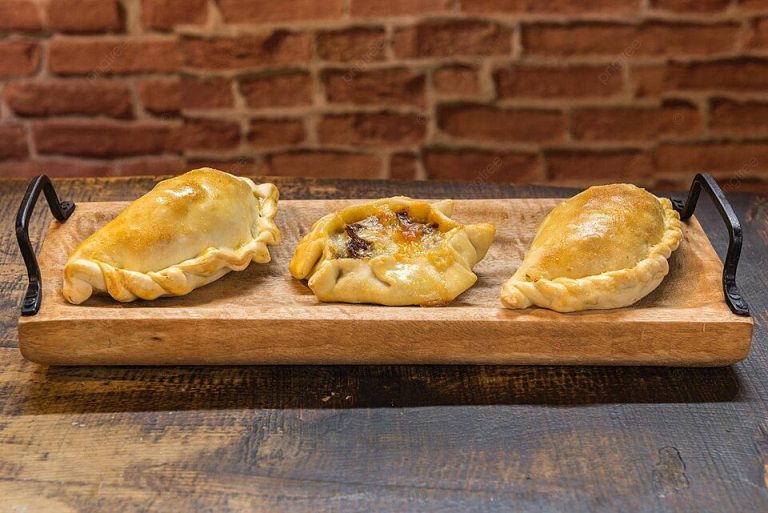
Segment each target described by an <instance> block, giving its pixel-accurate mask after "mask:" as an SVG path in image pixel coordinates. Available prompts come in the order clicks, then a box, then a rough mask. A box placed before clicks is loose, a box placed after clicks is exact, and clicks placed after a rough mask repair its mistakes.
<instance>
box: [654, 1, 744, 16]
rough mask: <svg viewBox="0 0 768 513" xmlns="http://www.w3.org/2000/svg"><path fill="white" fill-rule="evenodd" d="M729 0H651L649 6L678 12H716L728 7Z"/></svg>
mask: <svg viewBox="0 0 768 513" xmlns="http://www.w3.org/2000/svg"><path fill="white" fill-rule="evenodd" d="M729 5H731V0H653V1H652V2H651V7H652V8H654V9H660V10H663V11H673V12H680V13H688V12H692V13H705V12H718V11H724V10H726V9H728V6H729Z"/></svg>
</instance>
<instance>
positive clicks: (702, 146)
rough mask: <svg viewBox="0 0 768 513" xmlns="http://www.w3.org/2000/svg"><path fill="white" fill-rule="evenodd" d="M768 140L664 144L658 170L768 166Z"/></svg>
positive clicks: (758, 168) (729, 169)
mask: <svg viewBox="0 0 768 513" xmlns="http://www.w3.org/2000/svg"><path fill="white" fill-rule="evenodd" d="M766 162H768V144H765V143H738V142H723V143H714V142H702V143H681V144H671V143H670V144H662V145H661V146H659V148H658V150H657V151H656V166H657V170H658V172H659V173H683V172H687V173H699V172H701V171H712V172H718V173H736V174H741V175H746V174H756V173H758V172H761V171H762V172H765V171H766V169H768V166H766Z"/></svg>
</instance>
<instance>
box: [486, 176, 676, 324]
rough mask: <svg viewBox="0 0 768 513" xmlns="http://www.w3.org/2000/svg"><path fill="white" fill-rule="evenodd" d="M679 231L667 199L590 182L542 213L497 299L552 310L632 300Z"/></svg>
mask: <svg viewBox="0 0 768 513" xmlns="http://www.w3.org/2000/svg"><path fill="white" fill-rule="evenodd" d="M681 238H682V224H681V223H680V216H679V215H678V213H677V212H676V211H675V210H674V209H673V208H672V203H671V202H670V201H669V200H668V199H666V198H657V197H656V196H654V195H653V194H651V193H649V192H647V191H646V190H644V189H641V188H639V187H635V186H634V185H628V184H615V185H604V186H598V187H590V188H589V189H587V190H586V191H584V192H582V193H580V194H577V195H576V196H574V197H572V198H571V199H569V200H567V201H564V202H563V203H561V204H560V205H558V206H557V207H555V208H554V209H553V210H552V211H551V212H550V213H549V214H548V215H547V217H546V218H545V219H544V221H543V222H542V223H541V226H540V227H539V230H538V232H537V233H536V237H535V238H534V240H533V243H532V244H531V247H530V248H529V250H528V253H527V254H526V255H525V258H524V260H523V263H522V265H521V266H520V267H519V268H518V269H517V271H516V272H515V274H514V275H513V276H512V278H511V279H510V280H509V281H507V282H506V283H505V284H504V286H503V287H502V289H501V301H502V303H503V304H504V306H506V307H507V308H526V307H529V306H531V305H536V306H541V307H544V308H549V309H552V310H556V311H558V312H573V311H577V310H590V309H604V308H619V307H622V306H627V305H631V304H633V303H635V302H637V301H638V300H640V299H641V298H642V297H644V296H646V295H647V294H649V293H650V292H651V291H652V290H654V289H655V288H656V287H658V285H659V284H660V283H661V281H662V279H664V276H666V275H667V273H668V272H669V263H668V262H667V259H668V258H669V256H670V255H671V254H672V252H673V251H674V250H675V249H677V246H678V245H679V244H680V239H681Z"/></svg>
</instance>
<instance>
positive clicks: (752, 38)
mask: <svg viewBox="0 0 768 513" xmlns="http://www.w3.org/2000/svg"><path fill="white" fill-rule="evenodd" d="M746 45H747V47H748V48H768V18H760V19H757V20H753V22H752V26H751V29H750V34H749V37H748V39H747V42H746Z"/></svg>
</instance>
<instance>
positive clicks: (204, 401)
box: [0, 179, 768, 513]
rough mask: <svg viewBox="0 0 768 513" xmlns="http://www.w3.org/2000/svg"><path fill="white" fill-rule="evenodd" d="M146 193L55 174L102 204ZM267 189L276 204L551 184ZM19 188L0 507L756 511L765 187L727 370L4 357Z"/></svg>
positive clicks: (743, 203) (3, 274)
mask: <svg viewBox="0 0 768 513" xmlns="http://www.w3.org/2000/svg"><path fill="white" fill-rule="evenodd" d="M152 183H153V182H152V180H150V179H128V180H72V181H58V182H57V185H58V186H59V188H60V190H61V191H62V195H63V196H66V197H71V198H73V199H75V200H78V201H86V200H91V201H119V200H129V199H132V198H135V197H137V196H138V195H140V194H141V193H143V192H145V191H146V190H148V189H149V188H150V187H151V184H152ZM278 183H279V184H280V187H281V191H282V192H283V197H286V198H307V197H377V196H385V195H391V194H395V193H401V194H402V193H405V194H412V195H420V194H421V195H423V196H433V197H434V196H453V197H473V196H482V197H516V196H517V197H520V196H523V197H528V196H534V197H536V196H555V195H560V196H562V195H565V194H567V192H565V191H562V190H560V191H554V192H553V191H548V190H540V189H535V188H533V189H514V188H511V187H506V186H502V185H498V184H489V185H488V188H482V187H480V186H479V185H478V186H465V185H456V184H429V185H426V184H420V183H415V184H414V183H396V184H392V183H378V182H369V183H364V184H356V183H340V182H334V181H330V182H318V181H309V182H304V181H300V180H295V181H291V180H286V181H285V182H284V183H281V182H278ZM24 186H25V184H24V183H22V182H14V181H0V197H1V198H2V201H1V202H0V222H2V223H4V226H6V227H7V228H6V230H3V231H1V232H0V237H2V238H0V244H2V246H0V248H2V254H1V256H0V292H2V296H1V297H2V301H3V303H2V305H0V327H1V329H0V346H4V347H0V511H23V510H24V509H27V510H28V511H54V512H55V511H83V512H91V511H93V512H95V511H104V510H115V511H125V512H145V511H167V510H175V511H176V510H179V511H181V510H184V511H192V512H194V511H211V510H213V511H217V512H230V511H244V510H254V509H257V508H260V507H261V508H264V509H277V508H280V509H282V510H290V511H318V510H322V509H331V508H332V509H334V510H336V511H350V512H351V511H372V510H376V511H398V512H399V511H413V510H419V511H457V512H458V511H461V512H475V511H477V512H481V511H482V512H488V511H510V510H514V511H535V512H539V511H551V510H563V511H569V512H593V511H616V510H622V511H638V512H646V511H647V512H650V511H680V512H684V511H712V512H733V513H737V512H738V513H741V512H744V511H765V510H767V509H768V491H767V490H766V470H767V468H768V420H767V419H768V406H767V404H768V348H767V347H766V344H768V340H767V338H768V337H767V336H766V322H768V313H767V312H766V307H767V306H768V304H767V301H766V293H765V291H766V290H767V289H768V277H766V274H765V269H767V268H768V218H767V217H768V216H767V214H768V201H767V200H766V198H765V197H761V196H754V195H751V196H746V195H737V196H734V198H733V203H734V207H735V208H736V211H737V213H738V214H739V216H740V217H741V219H742V220H743V222H744V229H745V240H746V242H745V249H744V255H743V261H742V265H741V268H740V275H739V282H740V284H741V286H742V289H743V292H744V294H745V296H746V298H747V300H748V301H749V302H750V305H751V307H752V310H753V312H754V320H755V333H754V339H753V349H752V351H751V354H750V356H749V357H748V358H747V360H745V361H744V362H742V363H740V364H737V365H735V366H732V367H726V368H720V369H664V368H654V367H651V368H606V367H595V368H583V367H581V368H580V367H573V368H567V367H536V368H534V367H503V366H501V367H499V366H478V367H462V366H363V367H221V368H205V367H192V368H178V367H171V368H141V367H116V368H100V367H95V368H84V367H72V368H53V367H51V368H48V367H42V366H38V365H35V364H32V363H30V362H26V361H24V360H23V359H22V358H21V357H20V355H19V353H18V350H17V349H16V345H17V338H16V316H17V308H18V305H19V301H20V298H21V293H22V290H23V288H24V287H25V286H26V283H25V278H22V277H21V273H22V272H23V267H22V266H21V257H20V256H19V254H18V251H17V249H16V247H15V240H14V237H13V234H12V230H11V229H10V227H11V225H12V221H13V216H15V212H16V208H17V206H18V201H19V199H20V196H21V194H22V192H23V189H24ZM42 210H43V209H42V208H41V209H40V212H38V216H39V218H36V220H35V224H34V226H33V233H34V236H35V237H39V235H40V234H41V233H42V230H43V229H44V226H45V225H47V224H48V221H49V219H50V216H49V215H48V214H45V215H43V214H42V213H41V212H42ZM697 217H699V219H700V220H701V222H702V224H703V225H704V226H705V228H707V230H708V232H709V233H711V237H712V239H713V242H714V244H715V246H716V247H717V248H718V249H719V250H721V251H722V250H723V249H724V246H725V231H724V229H722V228H721V227H720V221H719V217H718V216H717V214H716V213H715V212H714V210H713V209H712V208H710V207H709V206H708V205H707V204H706V203H702V205H701V207H700V211H698V212H697Z"/></svg>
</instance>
